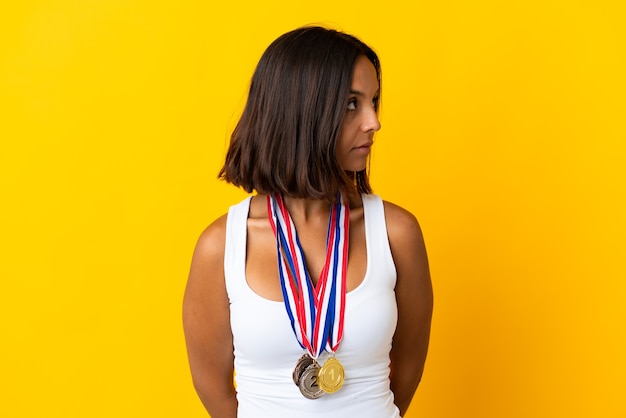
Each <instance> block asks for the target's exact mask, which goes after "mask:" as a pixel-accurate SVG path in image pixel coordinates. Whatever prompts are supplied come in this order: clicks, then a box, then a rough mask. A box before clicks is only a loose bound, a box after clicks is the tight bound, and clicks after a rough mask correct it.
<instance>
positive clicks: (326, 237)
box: [183, 27, 433, 418]
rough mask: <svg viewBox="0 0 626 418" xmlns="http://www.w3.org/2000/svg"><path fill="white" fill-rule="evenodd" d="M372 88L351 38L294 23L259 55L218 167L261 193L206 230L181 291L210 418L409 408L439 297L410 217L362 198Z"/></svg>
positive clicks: (369, 58) (372, 126)
mask: <svg viewBox="0 0 626 418" xmlns="http://www.w3.org/2000/svg"><path fill="white" fill-rule="evenodd" d="M379 98H380V64H379V60H378V57H377V55H376V54H375V53H374V51H373V50H372V49H371V48H369V47H368V46H367V45H365V44H364V43H362V42H361V41H359V40H358V39H356V38H355V37H353V36H351V35H348V34H345V33H342V32H338V31H335V30H330V29H326V28H321V27H304V28H300V29H297V30H294V31H292V32H289V33H286V34H284V35H282V36H281V37H279V38H278V39H276V40H275V41H274V42H273V43H272V44H271V45H270V46H269V47H268V49H267V50H266V51H265V53H264V54H263V56H262V58H261V60H260V62H259V64H258V66H257V68H256V70H255V73H254V76H253V78H252V83H251V86H250V92H249V96H248V101H247V104H246V107H245V109H244V112H243V115H242V116H241V119H240V121H239V123H238V125H237V127H236V128H235V130H234V132H233V134H232V138H231V144H230V148H229V150H228V154H227V156H226V162H225V164H224V167H223V168H222V170H221V172H220V177H221V178H222V179H224V180H226V181H228V182H230V183H232V184H234V185H236V186H240V187H242V188H243V189H245V190H246V191H247V192H249V193H251V192H253V191H254V192H256V195H255V196H253V197H249V198H247V199H245V200H244V201H243V202H241V203H239V204H238V205H235V206H233V207H231V208H230V210H229V212H228V214H226V215H224V216H222V217H221V218H219V219H217V220H216V221H215V222H213V223H212V224H211V225H210V226H209V227H208V228H207V229H206V230H205V231H204V232H203V233H202V235H201V237H200V239H199V241H198V244H197V247H196V250H195V253H194V256H193V261H192V265H191V272H190V275H189V281H188V284H187V289H186V293H185V300H184V309H183V319H184V328H185V335H186V340H187V349H188V355H189V362H190V365H191V372H192V376H193V382H194V385H195V388H196V390H197V392H198V394H199V396H200V399H201V400H202V402H203V403H204V405H205V407H206V409H207V411H208V412H209V414H210V415H211V416H212V417H213V418H225V417H230V418H232V417H236V416H237V417H240V418H244V417H254V418H262V417H271V418H277V417H289V418H293V417H326V418H329V417H330V418H333V417H342V418H343V417H349V416H353V417H360V418H367V417H372V418H382V417H385V418H386V417H389V418H391V417H398V416H401V415H403V414H404V413H405V412H406V409H407V408H408V406H409V403H410V402H411V398H412V397H413V394H414V392H415V390H416V388H417V385H418V383H419V381H420V378H421V376H422V370H423V366H424V361H425V359H426V351H427V347H428V339H429V334H430V319H431V313H432V303H433V302H432V301H433V299H432V288H431V281H430V276H429V271H428V261H427V258H426V250H425V247H424V241H423V238H422V234H421V231H420V228H419V225H418V223H417V221H416V219H415V217H414V216H413V215H411V214H410V213H409V212H407V211H406V210H404V209H402V208H400V207H398V206H396V205H394V204H392V203H389V202H384V201H382V200H381V199H380V198H379V197H378V196H376V195H373V194H371V188H370V185H369V182H368V177H367V172H366V168H367V163H368V157H369V154H370V149H371V147H372V145H373V136H374V133H375V132H376V131H378V130H379V129H380V123H379V121H378V105H379ZM233 373H234V374H235V381H234V382H233Z"/></svg>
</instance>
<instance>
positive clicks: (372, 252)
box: [361, 194, 396, 287]
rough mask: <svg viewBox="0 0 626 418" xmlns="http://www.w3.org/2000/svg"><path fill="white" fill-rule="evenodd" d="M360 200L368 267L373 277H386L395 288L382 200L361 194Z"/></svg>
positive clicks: (393, 268)
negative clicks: (361, 202)
mask: <svg viewBox="0 0 626 418" xmlns="http://www.w3.org/2000/svg"><path fill="white" fill-rule="evenodd" d="M361 198H362V201H363V217H364V219H365V240H366V242H367V260H368V266H369V268H371V269H372V271H371V273H372V275H373V276H374V277H388V278H390V279H391V280H392V281H393V283H391V285H392V287H395V280H396V265H395V263H394V261H393V256H392V254H391V247H390V246H389V237H388V235H387V221H386V220H385V206H384V204H383V200H382V199H381V198H380V196H378V195H375V194H363V195H362V196H361Z"/></svg>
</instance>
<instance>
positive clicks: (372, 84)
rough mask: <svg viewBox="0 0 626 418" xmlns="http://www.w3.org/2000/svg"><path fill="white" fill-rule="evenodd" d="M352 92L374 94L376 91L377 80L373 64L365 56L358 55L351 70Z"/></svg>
mask: <svg viewBox="0 0 626 418" xmlns="http://www.w3.org/2000/svg"><path fill="white" fill-rule="evenodd" d="M350 87H351V88H352V90H358V91H362V92H364V93H370V94H371V93H374V92H376V91H377V90H378V79H377V78H376V68H374V64H372V62H371V61H370V60H369V59H368V58H367V57H366V56H365V55H360V56H359V57H358V58H357V59H356V61H355V63H354V67H353V69H352V85H351V86H350Z"/></svg>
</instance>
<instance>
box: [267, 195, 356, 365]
mask: <svg viewBox="0 0 626 418" xmlns="http://www.w3.org/2000/svg"><path fill="white" fill-rule="evenodd" d="M267 212H268V218H269V221H270V224H271V226H272V230H273V231H274V235H275V236H276V250H277V254H278V271H279V276H280V285H281V290H282V293H283V300H284V303H285V310H286V311H287V315H288V316H289V319H290V321H291V328H292V330H293V332H294V335H295V336H296V339H297V340H298V343H300V346H301V347H302V348H304V349H306V350H307V351H308V352H309V355H310V356H311V357H312V358H314V359H316V358H317V357H318V356H319V355H320V354H321V353H322V352H323V351H324V350H325V349H326V350H328V351H329V352H331V353H334V352H335V351H336V350H337V348H338V347H339V343H340V342H341V339H342V337H343V322H344V314H345V305H346V272H347V267H348V237H349V235H348V234H349V225H350V208H349V207H348V206H347V205H345V204H344V203H343V200H342V199H340V200H339V202H337V203H335V204H333V205H332V206H331V210H330V217H329V220H328V232H327V235H326V260H325V262H324V267H323V269H322V272H321V273H320V277H319V279H318V282H317V286H316V287H314V286H313V282H312V281H311V277H310V275H309V272H308V270H307V268H306V262H305V260H304V252H303V250H302V246H301V245H300V240H299V238H298V234H297V232H296V228H295V225H294V223H293V220H292V219H291V216H289V211H288V210H287V207H286V206H285V203H284V201H283V199H282V197H281V196H280V195H276V196H268V197H267Z"/></svg>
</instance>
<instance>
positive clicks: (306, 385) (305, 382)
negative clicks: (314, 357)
mask: <svg viewBox="0 0 626 418" xmlns="http://www.w3.org/2000/svg"><path fill="white" fill-rule="evenodd" d="M318 372H319V366H318V365H317V363H312V364H310V365H309V366H308V367H307V368H306V369H305V370H304V373H302V376H301V377H300V382H299V383H298V387H299V388H300V392H301V393H302V395H304V397H305V398H307V399H317V398H321V397H322V396H324V395H325V394H326V392H324V391H323V390H322V388H320V387H319V386H318V384H317V383H318V382H317V374H318Z"/></svg>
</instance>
